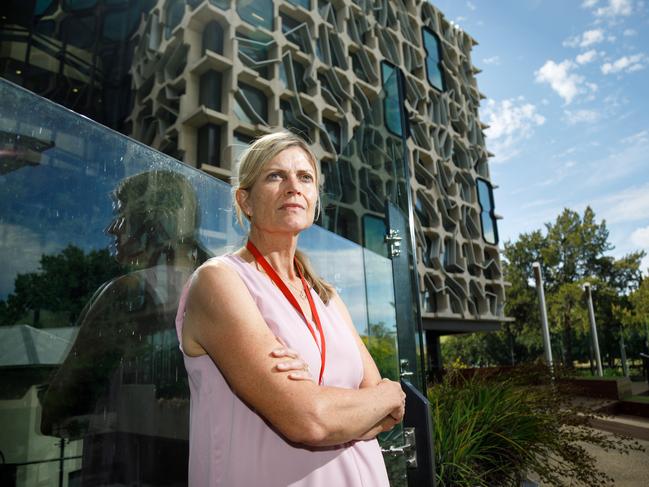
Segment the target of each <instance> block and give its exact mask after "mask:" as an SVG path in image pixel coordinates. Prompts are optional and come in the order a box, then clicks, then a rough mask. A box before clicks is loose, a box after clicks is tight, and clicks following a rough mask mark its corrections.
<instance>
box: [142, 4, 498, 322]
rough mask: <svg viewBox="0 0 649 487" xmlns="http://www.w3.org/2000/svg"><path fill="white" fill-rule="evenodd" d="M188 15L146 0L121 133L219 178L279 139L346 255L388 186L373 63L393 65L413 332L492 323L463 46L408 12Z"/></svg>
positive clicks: (377, 8)
mask: <svg viewBox="0 0 649 487" xmlns="http://www.w3.org/2000/svg"><path fill="white" fill-rule="evenodd" d="M177 3H181V4H182V6H179V5H177ZM187 3H188V4H186V3H185V2H182V1H181V2H174V1H173V0H172V1H169V0H158V2H157V4H156V6H155V8H154V9H153V11H152V13H151V14H150V15H148V16H147V17H146V18H145V19H144V20H143V22H142V23H141V25H140V28H139V30H138V32H137V33H136V40H137V47H136V50H135V54H134V59H133V68H132V75H133V80H134V85H135V106H134V110H133V113H132V115H131V117H130V131H131V135H132V136H133V137H135V138H136V139H139V140H142V141H143V142H145V143H147V144H149V145H152V146H153V147H156V148H158V149H160V150H162V151H163V152H166V153H168V154H171V155H173V156H175V157H177V158H179V159H181V160H183V161H184V162H186V163H188V164H190V165H192V166H195V167H199V168H201V169H202V170H204V171H206V172H208V173H210V174H213V175H215V176H217V177H220V178H222V179H226V180H228V179H229V177H230V176H231V174H232V170H233V167H234V161H236V159H237V157H238V154H239V153H240V151H241V149H242V148H243V147H244V146H245V143H246V141H247V140H249V138H252V137H254V136H257V135H260V134H263V133H266V132H269V131H271V130H272V128H273V127H276V126H290V127H291V128H293V129H294V130H298V131H299V132H301V133H302V134H303V135H304V136H306V137H307V138H308V139H310V140H311V142H312V144H313V148H314V150H315V152H316V154H317V156H318V157H319V159H320V161H321V164H322V168H323V172H324V174H325V178H326V181H325V193H326V195H327V196H328V198H327V203H328V207H327V209H326V210H325V214H324V217H323V220H324V226H326V227H328V228H331V229H333V230H335V231H337V232H338V233H341V234H344V235H345V236H347V237H348V238H351V239H353V240H357V241H360V240H361V239H362V234H363V231H362V223H361V220H362V217H363V216H364V215H375V216H381V215H382V204H383V201H384V199H385V197H386V195H388V194H390V193H394V192H395V187H396V186H398V185H399V181H398V177H397V178H395V177H394V172H391V171H390V166H391V163H390V158H391V157H399V154H400V153H401V149H402V148H403V146H402V145H401V144H402V143H403V142H402V139H401V138H399V137H396V136H395V135H397V134H394V133H391V131H390V130H387V129H386V123H387V122H386V118H387V114H386V113H384V112H385V110H383V108H385V105H384V102H383V100H384V96H385V95H384V93H383V88H384V81H385V80H382V71H381V69H382V64H381V63H382V62H384V61H387V62H389V63H391V65H393V66H396V67H397V68H399V69H400V70H401V72H402V73H403V75H404V76H403V80H404V83H403V88H404V90H403V91H404V95H405V100H404V103H403V109H404V110H405V116H406V118H407V120H408V124H409V129H410V136H409V137H408V138H407V139H406V142H405V143H406V148H407V151H406V152H407V159H408V164H409V168H410V181H408V182H407V185H406V184H405V182H404V181H401V184H403V185H404V187H409V188H410V191H411V192H412V202H413V206H414V208H415V215H416V217H415V226H416V228H415V235H416V242H417V271H418V274H419V287H420V290H421V302H422V315H423V318H424V323H427V324H428V326H429V327H430V324H431V323H436V322H437V323H444V325H443V326H441V327H439V326H438V327H437V329H438V330H442V331H444V332H450V331H453V330H454V326H455V324H456V323H457V324H458V326H459V324H461V323H467V322H471V323H473V324H475V325H476V326H478V328H474V329H479V326H480V324H482V323H484V324H486V323H492V324H493V323H495V322H499V321H502V320H503V319H504V315H503V304H504V296H505V291H504V283H503V278H502V273H501V267H500V261H499V252H498V247H497V230H496V229H495V219H496V216H495V215H494V213H493V199H492V197H491V193H490V185H491V183H490V181H489V180H490V177H489V166H488V158H489V155H490V154H489V153H488V152H487V150H486V147H485V141H484V135H483V129H484V128H485V126H484V125H483V124H482V123H481V122H480V120H479V117H478V107H479V104H480V100H481V99H482V98H484V96H483V95H482V94H481V93H480V91H479V90H478V87H477V83H476V79H475V74H476V73H477V72H478V70H477V69H476V68H475V67H474V66H473V65H472V63H471V49H472V47H473V46H474V45H475V41H474V40H473V39H472V38H471V37H470V36H469V35H468V34H466V33H464V32H463V31H461V30H459V29H457V28H456V27H454V26H453V25H451V24H450V23H449V22H448V21H447V20H446V19H445V18H444V15H443V14H442V13H441V12H440V11H439V10H437V9H436V8H435V7H434V6H433V5H431V4H430V3H427V2H423V1H419V0H408V1H403V2H402V1H388V0H378V1H373V2H372V1H349V0H341V1H333V2H328V1H323V0H311V2H310V3H309V2H293V3H291V2H288V1H281V0H277V1H275V2H268V3H269V4H272V7H269V8H272V10H271V11H272V18H271V17H270V16H269V15H263V12H262V10H263V4H265V2H246V1H244V2H241V1H239V2H235V1H228V0H210V1H207V0H205V1H203V2H198V1H193V2H187ZM299 3H306V4H307V5H310V8H309V9H307V8H304V7H303V6H299V5H296V4H299ZM255 4H256V5H257V6H255ZM259 5H261V7H259ZM259 9H261V10H259ZM260 12H261V13H260ZM215 23H216V24H215ZM253 23H256V24H257V25H253ZM424 28H426V29H428V32H432V33H433V34H434V36H436V38H437V42H438V43H439V54H441V60H440V62H439V65H438V68H439V71H441V73H442V75H441V76H442V77H443V78H442V79H441V82H442V83H443V86H441V87H440V86H438V88H441V89H438V88H436V87H434V86H433V84H434V82H431V81H429V80H430V79H431V76H433V75H434V73H433V74H431V72H430V65H429V64H430V63H429V64H427V63H426V59H427V56H428V57H429V58H431V56H432V58H434V57H435V56H434V54H433V53H431V51H430V46H429V47H428V49H427V48H426V46H425V45H424V40H423V32H424V30H423V29H424ZM221 34H222V42H221V41H220V35H221ZM427 69H428V71H427ZM432 71H435V70H434V69H432ZM439 81H440V80H437V84H438V85H439ZM368 148H369V150H368ZM373 152H374V153H376V154H380V156H378V158H376V159H373V156H372V153H373ZM379 166H380V167H379ZM479 181H482V182H481V183H479ZM478 184H481V185H482V189H483V190H484V189H485V188H487V189H488V190H489V191H488V194H487V195H486V196H485V193H484V192H483V193H482V197H480V195H479V194H478ZM481 200H482V202H481ZM483 225H486V226H483ZM489 225H492V226H493V231H492V229H491V227H490V226H489ZM485 236H486V238H485ZM433 328H435V327H434V326H433ZM460 328H461V327H460ZM460 328H458V329H460Z"/></svg>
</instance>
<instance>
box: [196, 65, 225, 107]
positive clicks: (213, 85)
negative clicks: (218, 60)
mask: <svg viewBox="0 0 649 487" xmlns="http://www.w3.org/2000/svg"><path fill="white" fill-rule="evenodd" d="M221 86H222V81H221V73H219V72H218V71H208V72H207V73H204V74H203V75H202V76H201V80H200V87H199V103H200V104H201V105H205V106H206V107H207V108H211V109H212V110H217V111H219V112H220V111H221Z"/></svg>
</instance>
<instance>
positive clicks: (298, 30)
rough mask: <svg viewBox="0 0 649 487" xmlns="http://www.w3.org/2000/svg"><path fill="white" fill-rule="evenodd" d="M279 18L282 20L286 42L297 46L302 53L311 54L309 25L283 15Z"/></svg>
mask: <svg viewBox="0 0 649 487" xmlns="http://www.w3.org/2000/svg"><path fill="white" fill-rule="evenodd" d="M279 16H280V18H281V19H282V34H284V37H286V40H287V41H290V42H293V43H294V44H296V45H297V46H298V47H299V48H300V51H302V52H304V53H307V54H311V51H312V49H311V39H310V36H309V30H308V27H307V25H306V24H305V23H304V22H298V21H297V20H295V19H293V18H291V17H289V16H288V15H286V14H283V13H280V14H279Z"/></svg>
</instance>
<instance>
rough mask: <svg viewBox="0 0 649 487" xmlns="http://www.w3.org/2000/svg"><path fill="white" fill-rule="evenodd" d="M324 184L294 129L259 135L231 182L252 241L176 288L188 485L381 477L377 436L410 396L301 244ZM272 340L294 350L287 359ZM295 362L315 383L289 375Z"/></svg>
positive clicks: (374, 480)
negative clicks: (380, 363) (183, 288)
mask: <svg viewBox="0 0 649 487" xmlns="http://www.w3.org/2000/svg"><path fill="white" fill-rule="evenodd" d="M318 182H319V171H318V169H317V164H316V161H315V156H314V155H313V153H312V152H311V150H310V149H309V147H308V146H307V145H306V144H305V143H304V142H303V141H302V140H301V139H299V138H297V137H296V136H294V135H292V134H290V133H277V134H271V135H267V136H264V137H262V138H260V139H258V140H257V141H256V142H254V143H253V144H252V146H251V147H250V148H249V149H248V150H247V151H246V152H245V153H244V155H243V156H242V159H241V163H240V167H239V178H238V184H237V185H236V188H235V207H236V210H237V212H238V214H239V215H241V213H243V214H244V215H245V216H246V218H247V219H248V220H249V222H250V233H249V235H248V243H247V246H246V247H245V248H242V249H240V250H238V251H236V252H234V253H233V254H229V255H225V256H222V257H218V258H216V259H212V260H210V261H208V262H207V263H206V264H204V265H203V266H201V267H200V268H199V269H198V270H197V272H196V274H195V275H194V278H193V279H192V281H191V285H190V286H189V287H188V290H187V294H186V295H184V296H182V297H181V303H180V306H179V311H178V318H177V322H176V325H177V328H178V332H179V336H180V339H181V344H182V345H181V346H182V349H183V352H184V354H185V366H186V368H187V371H188V374H189V382H190V389H191V397H192V399H191V417H190V462H189V480H190V485H193V486H228V487H236V486H253V485H266V486H287V485H291V486H321V485H327V486H339V485H340V486H360V485H367V486H382V485H383V486H385V485H388V480H387V475H386V471H385V465H384V463H383V458H382V456H381V452H380V449H379V446H378V443H377V442H376V440H375V439H374V438H375V436H376V435H377V434H378V433H380V432H382V431H386V430H389V429H391V428H392V427H393V426H394V425H395V424H396V423H398V422H399V421H401V419H402V416H403V411H404V409H403V408H404V394H403V392H402V391H401V387H400V385H399V384H398V383H396V382H392V381H389V380H387V379H384V380H381V377H380V375H379V372H378V370H377V368H376V366H375V364H374V362H373V361H372V358H371V357H370V355H369V353H368V352H367V350H366V349H365V347H364V345H363V343H362V341H361V340H360V338H359V336H358V334H357V333H356V330H355V328H354V326H353V324H352V322H351V318H350V316H349V313H348V311H347V309H346V308H345V305H344V304H343V303H342V301H341V299H340V297H339V296H338V295H337V294H336V292H335V291H334V290H333V289H332V288H331V287H330V286H329V285H328V284H326V283H325V282H323V281H322V280H321V279H319V278H318V277H317V276H316V275H315V273H314V272H313V270H312V269H311V268H310V266H309V264H308V262H307V260H306V258H305V257H304V256H303V255H302V254H300V253H299V252H298V251H297V249H296V246H297V240H298V235H299V233H300V232H301V231H302V230H304V229H306V228H308V227H309V226H310V225H311V224H312V223H313V220H314V214H315V212H316V208H317V206H318V203H319V197H318ZM302 276H304V277H302ZM278 340H279V341H278ZM280 341H281V343H282V344H285V345H287V346H288V347H290V348H291V349H293V350H296V351H297V353H299V356H300V357H301V359H299V358H296V359H295V360H291V361H288V362H283V361H284V360H285V358H282V357H281V355H282V354H283V353H284V351H285V349H284V347H283V346H281V345H280ZM278 350H279V352H278ZM302 360H303V361H302ZM282 362H283V363H282ZM302 364H304V365H305V368H306V369H307V370H310V371H312V374H313V378H314V380H313V381H306V380H291V379H301V378H304V374H299V373H298V372H296V371H295V370H294V369H295V368H296V367H298V366H301V365H302ZM291 369H293V370H291Z"/></svg>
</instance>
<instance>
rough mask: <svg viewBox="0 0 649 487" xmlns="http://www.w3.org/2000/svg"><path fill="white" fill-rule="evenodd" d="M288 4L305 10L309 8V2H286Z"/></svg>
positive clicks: (293, 0)
mask: <svg viewBox="0 0 649 487" xmlns="http://www.w3.org/2000/svg"><path fill="white" fill-rule="evenodd" d="M288 3H292V4H293V5H295V6H296V7H304V8H305V9H307V10H309V9H310V8H311V5H310V3H311V0H288Z"/></svg>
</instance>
